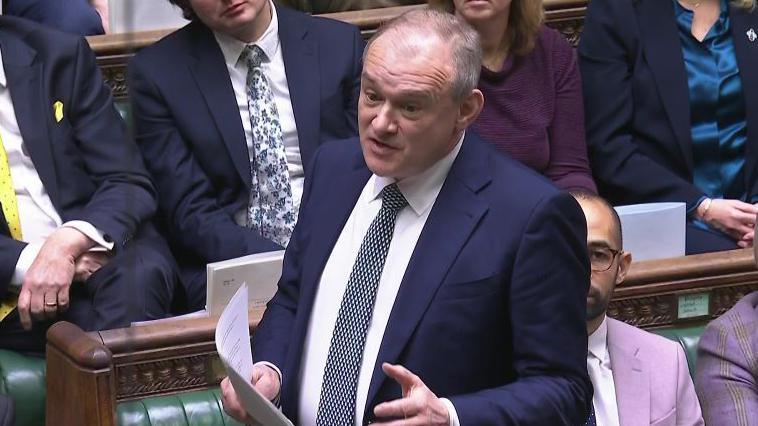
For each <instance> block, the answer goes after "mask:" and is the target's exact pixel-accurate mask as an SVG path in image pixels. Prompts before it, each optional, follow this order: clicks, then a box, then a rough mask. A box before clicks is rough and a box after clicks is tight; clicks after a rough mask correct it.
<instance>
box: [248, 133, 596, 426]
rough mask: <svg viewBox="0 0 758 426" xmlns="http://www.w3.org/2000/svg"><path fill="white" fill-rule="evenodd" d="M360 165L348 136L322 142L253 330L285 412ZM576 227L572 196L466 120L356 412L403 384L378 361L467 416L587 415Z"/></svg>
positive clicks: (546, 421)
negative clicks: (277, 381) (273, 369)
mask: <svg viewBox="0 0 758 426" xmlns="http://www.w3.org/2000/svg"><path fill="white" fill-rule="evenodd" d="M370 176H371V172H370V171H369V170H368V168H367V167H366V164H365V162H364V160H363V155H362V153H361V151H360V148H359V144H358V142H357V140H351V141H347V142H344V141H339V142H335V143H331V144H328V145H325V146H323V148H322V149H320V150H319V152H318V153H317V157H316V160H315V162H314V166H313V168H312V170H311V175H310V176H309V178H308V179H307V180H306V189H305V191H306V193H305V195H304V199H303V202H304V203H303V204H302V206H301V210H300V211H301V216H300V219H299V221H298V224H297V226H296V227H295V232H294V236H293V238H292V240H290V244H289V246H288V247H287V252H286V255H285V259H284V268H283V273H282V278H281V281H280V282H279V289H278V291H277V293H276V295H275V297H274V298H273V299H272V300H271V302H270V303H269V304H268V307H267V309H266V312H265V314H264V318H263V320H262V323H261V325H260V327H259V328H258V330H257V331H256V333H255V334H254V336H253V359H254V360H256V361H264V360H265V361H269V362H272V363H273V364H274V365H277V366H278V367H279V368H280V369H281V371H282V376H283V387H282V395H281V397H282V399H281V401H282V407H283V409H284V412H285V414H286V415H287V416H288V417H289V418H290V419H291V420H292V421H293V422H294V423H295V424H298V412H297V408H298V402H297V395H298V391H297V389H298V387H299V383H298V380H299V373H300V368H301V359H302V356H303V344H304V337H305V335H306V331H307V329H308V320H309V318H310V315H311V309H312V305H313V300H314V297H315V294H316V290H317V286H318V283H319V279H320V276H321V272H322V271H323V269H324V265H325V263H326V261H327V259H328V258H329V254H330V253H331V251H332V248H333V247H334V244H335V243H336V241H337V238H338V237H339V235H340V233H341V231H342V228H343V226H344V224H345V221H346V220H347V218H348V217H349V216H350V213H351V211H352V210H353V207H354V205H355V202H356V200H357V199H358V196H359V195H360V193H361V190H362V188H363V187H364V185H365V184H366V182H367V180H368V179H369V177H370ZM585 229H586V224H585V221H584V216H583V215H582V213H581V210H580V209H579V207H578V206H577V204H576V202H575V201H574V200H573V199H572V198H571V197H570V196H569V195H567V194H566V193H563V192H560V191H558V190H557V189H554V187H553V186H552V185H551V184H550V183H549V181H547V180H546V179H544V178H543V177H541V176H539V175H537V174H536V173H535V172H533V171H531V170H529V169H527V168H526V167H525V166H523V165H521V164H519V163H517V162H516V161H514V160H511V159H508V158H506V157H505V156H502V155H500V154H498V153H497V152H496V151H495V150H494V148H492V147H490V146H489V145H487V144H486V142H483V141H482V140H481V139H479V138H478V137H476V136H474V135H473V133H469V134H468V136H466V139H465V140H464V142H463V146H462V148H461V150H460V152H459V154H458V157H457V159H456V160H455V162H454V163H453V166H452V168H451V170H450V172H449V174H448V176H447V178H446V181H445V183H444V185H443V187H442V190H441V191H440V193H439V195H438V197H437V200H436V202H435V204H434V206H433V207H432V210H431V212H430V214H429V217H428V219H427V221H426V225H425V226H424V229H423V231H422V233H421V235H420V237H419V240H418V243H417V245H416V248H415V250H414V252H413V256H412V257H411V259H410V263H409V264H408V268H407V269H406V272H405V275H404V277H403V281H402V284H401V286H400V289H399V291H398V294H397V298H396V299H395V304H394V306H393V309H392V312H391V314H390V318H389V322H388V324H387V328H386V330H385V333H384V338H383V341H382V344H381V347H380V349H379V354H378V358H377V361H376V365H375V366H374V373H373V377H372V380H371V384H370V390H369V394H368V399H367V406H366V411H365V413H364V422H366V421H369V420H371V419H372V417H373V409H374V407H375V406H376V405H377V404H378V403H380V402H382V401H387V400H391V399H395V398H399V397H400V395H401V392H400V387H399V386H398V385H397V384H396V383H395V382H394V381H392V380H388V379H387V378H386V377H385V375H384V373H382V371H381V364H382V362H392V363H400V364H403V365H404V366H405V367H407V368H409V369H410V370H411V371H413V372H414V373H416V374H418V375H419V376H420V377H421V378H422V380H424V382H425V383H426V384H427V385H428V386H429V387H430V389H431V390H432V391H433V392H435V393H436V394H437V395H438V396H441V397H448V398H450V400H451V401H452V402H453V404H454V405H455V408H456V410H457V412H458V416H459V418H460V420H461V424H464V425H466V424H468V425H502V424H520V425H577V424H583V422H584V420H585V419H586V415H587V413H588V410H587V409H588V405H589V403H590V400H591V395H592V385H591V383H590V381H589V379H588V377H587V370H586V354H587V347H586V343H587V336H586V334H587V333H586V325H585V303H586V299H585V296H586V294H587V286H588V283H589V266H588V260H587V254H586V253H587V249H586V241H587V240H586V231H585ZM329 337H330V336H323V338H327V339H328V338H329ZM318 391H319V390H318V389H314V390H313V392H318Z"/></svg>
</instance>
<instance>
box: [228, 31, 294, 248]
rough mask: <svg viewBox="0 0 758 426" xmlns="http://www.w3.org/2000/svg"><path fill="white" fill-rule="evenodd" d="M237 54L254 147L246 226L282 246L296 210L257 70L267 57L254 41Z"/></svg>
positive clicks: (267, 90)
mask: <svg viewBox="0 0 758 426" xmlns="http://www.w3.org/2000/svg"><path fill="white" fill-rule="evenodd" d="M240 58H241V59H243V60H245V61H246V62H247V66H248V69H247V108H248V112H249V113H250V124H251V125H252V129H253V151H254V157H253V158H252V159H251V161H250V175H251V177H252V182H251V186H250V203H249V204H248V209H247V226H248V228H253V229H257V230H258V232H260V234H261V235H262V236H263V237H264V238H266V239H269V240H271V241H274V242H275V243H277V244H279V245H281V246H284V247H286V246H287V243H288V242H289V239H290V236H291V235H292V229H293V228H294V227H295V222H296V221H297V211H296V210H295V206H294V204H293V201H292V188H291V187H290V179H289V171H288V169H287V157H286V155H285V153H284V140H283V138H282V126H281V124H280V123H279V112H278V111H277V109H276V103H275V102H274V95H273V93H272V92H271V87H270V86H269V82H268V79H267V78H266V75H265V74H263V70H261V63H262V62H266V61H268V58H267V57H266V53H264V52H263V50H261V48H260V47H258V46H256V45H248V46H247V47H245V50H243V52H242V55H241V56H240Z"/></svg>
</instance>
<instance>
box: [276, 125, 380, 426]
mask: <svg viewBox="0 0 758 426" xmlns="http://www.w3.org/2000/svg"><path fill="white" fill-rule="evenodd" d="M353 142H355V144H356V145H357V144H358V141H357V140H351V141H350V142H347V141H346V142H343V143H353ZM353 162H354V165H355V166H354V168H353V169H352V170H351V172H350V173H348V174H347V175H344V176H339V178H334V177H332V178H331V179H330V185H329V189H328V191H322V192H320V193H319V194H317V195H315V194H314V196H317V197H318V199H317V201H316V202H313V203H312V204H311V205H310V206H312V207H314V208H315V210H314V211H312V212H311V217H317V218H319V219H318V223H313V224H311V226H310V232H311V235H309V236H308V241H309V243H308V244H309V247H308V253H318V254H319V256H318V257H309V258H308V259H306V260H305V261H304V263H303V266H302V276H301V287H300V288H301V292H302V293H301V294H300V301H299V303H298V311H297V318H296V319H295V324H296V325H295V329H294V330H293V334H292V336H293V337H292V340H291V343H290V344H291V346H292V347H297V348H303V345H304V342H305V335H306V333H307V331H308V322H309V319H310V316H311V311H312V309H313V301H314V299H315V297H316V290H317V289H318V284H319V280H320V279H321V273H322V272H323V270H324V266H325V265H326V262H327V260H328V259H329V256H330V255H331V253H332V249H333V248H334V245H335V244H336V243H337V239H338V238H339V236H340V233H341V232H342V228H343V227H344V226H345V222H347V219H348V218H349V217H350V213H352V211H353V208H354V207H355V203H356V201H357V200H358V197H359V196H360V194H361V191H362V190H363V187H364V186H365V185H366V182H367V181H368V179H369V177H371V172H370V171H369V170H368V168H367V167H366V163H365V162H364V161H363V154H362V153H361V151H360V149H358V150H356V155H355V157H354V158H353ZM301 361H302V352H300V351H290V353H289V355H288V358H287V362H286V364H287V367H286V371H287V373H289V374H290V375H292V377H293V378H292V380H293V382H292V383H293V384H294V385H293V386H289V387H286V386H285V387H284V390H285V393H284V394H282V406H284V407H286V409H287V412H288V413H291V414H292V419H293V420H294V421H295V422H296V423H297V420H296V419H297V418H298V412H297V410H298V404H297V388H298V386H299V383H298V382H297V380H298V378H297V377H298V374H299V372H300V362H301Z"/></svg>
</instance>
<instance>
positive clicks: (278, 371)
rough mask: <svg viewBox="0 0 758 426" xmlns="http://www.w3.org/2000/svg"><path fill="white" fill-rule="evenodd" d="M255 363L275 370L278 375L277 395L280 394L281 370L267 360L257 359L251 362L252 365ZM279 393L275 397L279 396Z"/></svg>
mask: <svg viewBox="0 0 758 426" xmlns="http://www.w3.org/2000/svg"><path fill="white" fill-rule="evenodd" d="M256 365H263V366H266V367H270V368H271V369H272V370H274V371H276V375H277V376H279V395H281V394H282V371H281V370H279V367H277V366H275V365H274V364H272V363H270V362H268V361H258V362H256V363H255V364H253V367H255V366H256ZM279 395H277V398H279Z"/></svg>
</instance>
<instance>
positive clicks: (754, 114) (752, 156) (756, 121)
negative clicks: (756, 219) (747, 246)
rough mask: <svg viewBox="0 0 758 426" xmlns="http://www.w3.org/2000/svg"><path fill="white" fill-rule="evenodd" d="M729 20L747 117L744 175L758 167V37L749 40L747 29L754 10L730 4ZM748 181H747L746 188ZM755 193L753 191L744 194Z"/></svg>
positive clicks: (756, 25) (752, 25)
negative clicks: (757, 77) (755, 80)
mask: <svg viewBox="0 0 758 426" xmlns="http://www.w3.org/2000/svg"><path fill="white" fill-rule="evenodd" d="M729 16H730V19H731V21H732V40H734V53H735V55H736V56H737V65H738V66H739V68H740V77H741V79H742V93H743V94H744V98H745V119H746V120H747V123H748V124H747V133H748V134H747V147H746V152H745V162H746V164H745V171H746V175H747V176H748V179H752V178H750V177H751V176H752V177H755V176H756V175H755V173H756V170H758V85H756V84H755V82H754V81H752V79H753V78H754V77H756V76H758V40H754V41H752V42H751V41H750V39H749V38H748V35H747V34H748V32H749V31H750V30H752V31H753V32H756V33H758V12H756V11H753V12H748V11H745V10H740V9H737V8H735V7H733V6H732V7H730V11H729ZM751 189H752V185H751V184H750V183H748V186H747V190H748V191H750V190H751ZM748 195H756V194H748Z"/></svg>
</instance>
